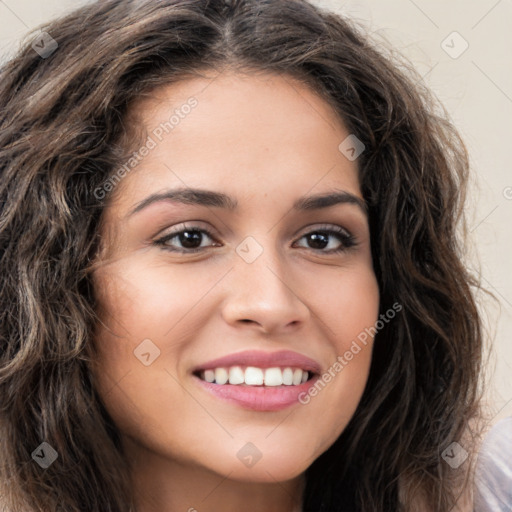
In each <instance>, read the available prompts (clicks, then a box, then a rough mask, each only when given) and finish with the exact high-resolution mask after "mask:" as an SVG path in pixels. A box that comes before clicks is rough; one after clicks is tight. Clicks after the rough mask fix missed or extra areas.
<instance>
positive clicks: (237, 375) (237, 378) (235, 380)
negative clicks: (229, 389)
mask: <svg viewBox="0 0 512 512" xmlns="http://www.w3.org/2000/svg"><path fill="white" fill-rule="evenodd" d="M244 381H245V377H244V371H243V370H242V368H240V366H233V367H232V368H230V369H229V383H230V384H243V383H244Z"/></svg>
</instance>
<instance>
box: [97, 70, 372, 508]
mask: <svg viewBox="0 0 512 512" xmlns="http://www.w3.org/2000/svg"><path fill="white" fill-rule="evenodd" d="M191 96H194V97H195V98H196V99H197V101H198V104H197V106H196V107H195V108H194V109H193V110H192V111H191V112H190V114H188V115H187V116H185V117H184V118H183V119H180V122H179V124H178V125H176V126H175V127H174V129H173V130H172V132H170V133H169V134H166V135H165V137H164V138H163V140H162V141H161V142H159V143H158V145H157V147H155V148H154V149H152V150H151V151H150V153H149V154H148V155H147V156H145V157H144V158H143V159H142V160H141V162H140V163H139V165H138V166H137V167H136V168H135V169H134V170H132V171H131V172H130V173H128V174H127V175H126V176H125V177H124V178H123V179H122V180H121V181H120V182H119V184H118V185H117V186H116V189H115V195H114V196H113V200H112V201H111V202H110V203H109V205H108V207H107V208H106V210H105V212H104V217H103V224H102V227H101V233H102V241H103V248H102V251H101V254H100V256H99V259H98V261H99V263H100V264H99V266H98V269H97V270H96V271H95V273H94V276H93V279H94V286H95V289H96V291H97V295H98V300H99V305H100V314H101V318H102V322H101V324H100V325H99V326H98V332H97V335H96V338H95V347H96V348H97V351H98V356H97V360H96V361H95V363H96V364H95V366H94V368H93V375H94V378H95V382H96V386H97V388H98V391H99V393H100V396H101V397H102V400H103V401H104V403H105V406H106V408H107V410H108V412H109V413H110V415H111V416H112V418H113V419H114V421H115V423H116V425H117V426H118V427H119V429H120V431H121V433H122V438H123V444H124V446H125V448H126V450H127V452H128V454H129V458H130V460H131V461H132V466H133V468H132V471H133V473H132V474H133V481H134V489H135V492H136V495H137V500H138V511H137V512H155V511H159V512H160V511H162V512H163V511H164V510H165V511H166V512H169V511H186V510H190V511H191V510H194V509H195V510H197V511H199V512H207V511H214V510H236V509H237V507H238V508H241V509H243V510H244V511H245V512H252V511H262V510H265V511H280V512H283V511H295V510H300V502H301V495H302V494H301V493H302V490H303V485H304V472H305V470H306V469H307V468H308V466H310V464H311V463H312V462H313V461H314V460H315V459H316V458H317V457H318V456H319V455H320V454H321V453H323V452H324V451H325V450H326V449H327V448H328V447H329V446H331V445H332V443H333V442H334V441H335V440H336V438H337V437H338V436H339V435H340V433H341V432H342V431H343V430H344V428H345V426H346V425H347V423H348V422H349V420H350V418H351V417H352V416H353V414H354V412H355V410H356V408H357V405H358V403H359V401H360V398H361V395H362V393H363V390H364V387H365V384H366V381H367V378H368V372H369V367H370V360H371V350H372V340H371V338H369V343H368V345H367V346H366V347H363V348H362V350H361V351H360V352H359V353H357V355H355V356H354V357H353V359H352V360H351V361H350V362H349V363H348V364H347V365H346V366H345V367H344V368H343V370H342V371H341V372H339V373H338V374H337V375H336V377H334V378H333V379H332V380H331V381H330V382H329V383H328V384H327V385H326V386H325V388H323V389H322V390H321V391H320V392H319V393H318V394H317V395H316V396H315V397H313V398H311V400H310V402H309V403H308V404H307V405H302V404H300V403H296V404H294V405H293V406H291V407H288V408H286V409H284V410H281V411H274V412H269V411H259V412H258V411H252V410H248V409H245V408H243V407H240V406H238V405H236V404H232V403H228V402H225V401H222V400H220V399H219V398H217V397H215V396H213V395H212V394H210V393H208V392H207V391H206V390H204V389H202V387H201V386H200V385H198V383H197V382H196V381H195V378H194V377H193V376H192V374H191V369H192V368H193V367H194V366H196V365H198V364H200V363H204V362H207V361H209V360H212V359H216V358H218V357H221V356H225V355H228V354H232V353H236V352H241V351H245V350H253V349H256V350H262V351H267V352H273V351H277V350H293V351H296V352H298V353H300V354H303V355H306V356H308V357H310V358H312V359H314V360H316V361H317V362H318V363H320V365H321V367H322V369H323V370H327V369H328V368H330V367H332V365H333V364H334V363H335V362H336V360H337V356H338V355H343V354H344V353H345V352H346V351H347V350H348V349H349V348H350V346H351V343H352V342H353V340H355V339H356V338H357V336H358V334H359V333H361V332H362V331H363V330H364V329H365V328H367V327H370V326H373V325H374V323H375V322H376V320H377V319H378V308H379V290H378V285H377V282H376V278H375V274H374V271H373V265H372V259H371V251H370V235H369V228H368V221H367V217H366V214H365V212H364V210H363V209H361V208H360V207H359V206H357V205H355V204H348V203H343V204H336V205H334V206H331V207H329V208H324V209H319V210H311V211H303V212H295V211H293V210H292V204H293V202H294V201H295V200H296V199H298V198H299V197H301V196H303V195H312V194H318V193H325V192H331V191H333V190H334V189H336V190H337V191H339V190H343V191H346V192H348V193H350V194H353V195H354V196H357V197H359V198H361V199H362V194H361V190H360V186H359V181H358V172H357V160H356V161H350V160H348V159H347V158H345V156H344V155H343V154H342V153H341V152H340V151H339V149H338V146H339V144H340V143H341V142H342V141H343V140H344V139H345V138H346V137H347V136H348V135H349V132H348V131H347V130H346V128H345V127H344V125H343V123H342V122H341V120H340V119H339V118H338V117H337V116H336V115H335V114H334V112H333V110H332V108H331V107H330V106H329V105H328V104H327V103H326V102H325V101H324V100H323V99H321V98H320V97H319V96H318V95H317V94H316V93H315V92H312V91H311V90H310V89H309V88H307V87H306V86H305V85H303V84H300V83H298V82H296V81H294V80H293V79H292V78H290V77H283V76H275V75H270V74H261V73H260V74H240V73H236V72H234V71H233V72H231V71H230V72H224V73H222V74H220V75H215V74H211V76H206V77H200V78H199V77H198V78H191V79H187V80H184V81H182V82H180V83H177V84H171V85H169V86H166V87H163V88H160V89H157V90H155V91H154V92H153V93H152V94H151V97H147V98H144V99H143V100H138V102H137V103H136V104H134V105H133V106H132V110H131V117H130V119H131V121H132V122H133V121H135V120H136V121H137V123H138V126H143V127H145V128H146V130H147V134H146V136H147V135H148V134H149V135H151V132H152V130H154V128H155V127H157V126H158V125H159V124H160V123H161V122H164V121H166V120H168V119H169V116H170V115H171V114H172V112H173V111H174V110H175V109H176V108H179V107H180V105H183V104H184V103H186V101H187V98H189V97H191ZM184 186H187V187H197V188H202V189H208V190H214V191H218V192H223V193H225V194H228V195H229V196H231V197H233V198H234V199H236V200H237V201H238V203H239V205H238V208H237V209H236V210H234V211H229V210H227V209H222V208H218V207H210V206H205V205H191V204H181V203H177V202H170V201H161V202H156V203H153V204H151V205H149V206H148V207H147V208H144V209H142V210H140V211H139V212H137V213H135V214H132V215H129V212H130V211H131V210H132V209H133V208H134V207H135V206H136V205H138V204H140V202H141V201H142V200H144V199H145V198H146V197H148V196H149V195H151V194H153V193H156V192H162V191H163V190H166V189H173V188H176V187H184ZM184 222H186V223H187V227H190V226H194V227H196V226H197V228H199V229H203V228H206V229H208V230H209V231H211V232H212V234H213V238H209V237H208V235H206V234H204V233H203V236H202V238H200V239H199V240H198V241H197V242H196V245H194V246H193V247H201V248H202V250H201V252H198V253H192V254H181V253H179V252H171V251H168V250H166V249H165V248H164V247H163V246H161V245H156V244H155V243H154V241H155V240H157V239H159V238H162V237H163V236H164V235H166V234H168V233H170V232H172V231H179V230H180V229H183V223H184ZM336 226H339V227H341V228H343V229H345V230H347V231H349V232H350V233H351V234H352V236H353V237H355V239H356V241H357V243H356V245H355V246H353V247H349V248H345V250H343V251H341V252H339V253H330V254H329V253H328V251H329V250H331V249H336V248H340V247H343V246H344V242H343V239H341V240H340V239H339V238H338V237H337V236H336V235H333V234H331V235H329V236H328V238H327V239H326V240H327V241H328V245H327V244H326V243H324V246H323V248H322V247H321V246H318V245H314V242H313V243H312V241H311V233H318V229H319V228H320V227H323V228H324V230H325V228H326V227H336ZM306 235H309V236H306ZM248 236H251V237H253V238H254V239H255V240H256V241H257V242H258V244H259V245H260V246H261V248H262V250H263V252H262V254H261V255H259V257H257V258H256V259H255V261H253V262H252V263H250V264H249V263H247V262H246V261H245V260H244V259H243V258H241V257H240V256H239V254H238V253H237V252H236V248H237V247H238V246H239V244H240V243H241V242H242V241H243V240H244V239H245V238H246V237H248ZM167 244H168V245H169V246H171V248H172V247H174V248H176V249H183V248H184V245H183V237H174V239H172V240H169V241H168V242H167ZM212 245H213V246H212ZM318 247H320V248H318ZM145 339H150V340H152V342H153V343H154V344H155V345H156V346H157V347H158V349H159V350H160V355H159V357H157V358H156V359H155V360H154V361H153V362H152V363H151V364H150V365H149V366H145V365H144V364H142V363H141V361H140V360H139V359H138V358H137V357H135V355H134V350H135V349H136V348H137V346H138V345H139V344H140V343H141V342H142V340H145ZM248 442H251V443H252V444H253V445H254V446H256V447H257V449H258V450H259V452H260V453H261V455H262V456H261V459H260V460H259V461H258V462H257V463H256V464H255V465H253V466H252V467H247V466H246V465H245V464H243V463H242V462H241V460H240V459H239V458H238V457H237V452H238V451H239V450H240V449H241V448H242V447H243V446H244V445H246V443H248Z"/></svg>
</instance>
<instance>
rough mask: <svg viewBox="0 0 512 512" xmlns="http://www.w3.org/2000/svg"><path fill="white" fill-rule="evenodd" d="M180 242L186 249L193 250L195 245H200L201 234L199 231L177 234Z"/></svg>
mask: <svg viewBox="0 0 512 512" xmlns="http://www.w3.org/2000/svg"><path fill="white" fill-rule="evenodd" d="M179 237H180V242H181V244H182V245H183V247H185V248H187V249H195V248H196V247H195V245H194V244H195V243H196V242H199V245H201V237H202V234H201V233H200V232H199V231H183V232H182V233H180V234H179Z"/></svg>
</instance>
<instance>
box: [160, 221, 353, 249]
mask: <svg viewBox="0 0 512 512" xmlns="http://www.w3.org/2000/svg"><path fill="white" fill-rule="evenodd" d="M185 232H199V233H205V234H206V235H207V236H208V237H209V238H210V239H212V240H214V241H216V239H215V237H214V236H213V234H212V233H211V232H210V231H209V230H208V229H206V228H201V227H199V226H190V227H185V228H183V229H181V230H179V231H175V232H173V233H169V234H168V235H165V236H163V237H162V238H159V239H157V240H155V241H154V242H153V243H154V244H155V245H157V246H160V247H161V248H162V249H164V250H166V251H171V252H177V253H180V254H194V253H197V252H200V251H203V250H204V249H206V248H207V247H198V248H196V249H185V250H180V249H172V248H170V247H169V246H168V245H167V244H166V242H168V241H169V240H172V239H173V238H176V237H177V236H179V235H181V234H183V233H185ZM314 233H323V234H326V235H336V236H337V237H338V238H339V240H340V241H341V242H342V243H341V246H340V248H339V249H331V250H329V251H325V250H323V249H311V250H312V251H314V252H317V251H318V252H320V253H325V254H338V253H341V252H345V251H347V250H348V249H350V248H352V247H354V246H356V245H357V241H356V239H355V237H354V236H353V235H352V234H350V233H349V232H348V231H347V230H346V229H343V228H341V227H337V226H336V227H332V226H330V227H325V228H324V227H320V228H316V229H314V230H312V231H308V232H307V233H305V234H303V235H302V236H301V237H300V238H299V239H298V240H301V239H302V238H304V237H306V236H308V235H311V234H314ZM209 247H211V246H209ZM304 248H305V249H307V247H304Z"/></svg>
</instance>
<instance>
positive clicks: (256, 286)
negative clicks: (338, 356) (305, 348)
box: [222, 250, 310, 334]
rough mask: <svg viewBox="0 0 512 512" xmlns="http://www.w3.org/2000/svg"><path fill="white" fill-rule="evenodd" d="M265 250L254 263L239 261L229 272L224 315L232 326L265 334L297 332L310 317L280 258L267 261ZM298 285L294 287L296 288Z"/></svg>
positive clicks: (238, 259)
mask: <svg viewBox="0 0 512 512" xmlns="http://www.w3.org/2000/svg"><path fill="white" fill-rule="evenodd" d="M268 253H269V251H268V250H265V251H264V252H263V254H261V255H260V257H258V258H257V259H256V260H255V261H253V262H252V263H247V262H246V261H244V260H243V259H242V258H236V261H235V265H234V268H233V269H232V271H231V272H230V277H229V281H228V282H227V283H226V286H227V290H228V292H227V294H226V295H227V297H226V299H225V300H224V301H223V305H222V315H223V318H224V320H225V321H226V322H227V323H228V324H230V325H232V326H235V327H237V326H240V325H241V324H251V325H252V326H253V328H255V329H257V330H259V331H260V332H264V333H266V334H271V333H277V332H286V331H289V330H290V329H294V330H295V329H297V328H299V327H300V326H301V325H303V324H304V323H305V322H307V320H308V318H309V316H310V310H309V308H308V307H307V306H306V304H305V303H304V302H303V300H302V297H301V292H302V293H304V290H300V289H299V287H298V282H297V281H295V283H294V280H293V278H292V276H291V274H290V271H289V268H288V269H286V268H285V264H283V263H282V262H280V261H279V260H278V259H277V258H269V257H265V254H268ZM294 284H295V286H294Z"/></svg>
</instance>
